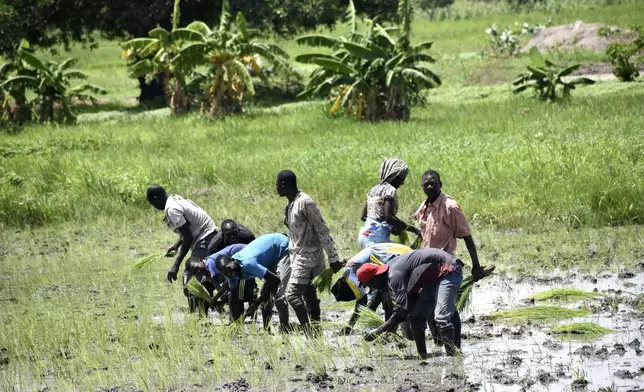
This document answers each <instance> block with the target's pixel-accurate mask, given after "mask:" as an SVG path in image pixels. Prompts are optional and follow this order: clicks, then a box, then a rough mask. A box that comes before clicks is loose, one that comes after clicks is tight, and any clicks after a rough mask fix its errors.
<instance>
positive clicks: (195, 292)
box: [186, 277, 212, 302]
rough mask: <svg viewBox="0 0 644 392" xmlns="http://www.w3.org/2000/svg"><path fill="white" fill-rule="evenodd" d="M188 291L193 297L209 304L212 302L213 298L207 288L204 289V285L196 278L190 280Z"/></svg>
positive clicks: (187, 285) (187, 286)
mask: <svg viewBox="0 0 644 392" xmlns="http://www.w3.org/2000/svg"><path fill="white" fill-rule="evenodd" d="M186 289H187V290H188V293H189V294H190V295H192V296H193V297H197V298H200V299H203V300H204V301H207V302H210V301H211V300H212V297H211V296H210V294H209V293H208V290H206V288H205V287H203V285H202V284H201V283H199V281H198V280H197V279H195V278H194V277H192V278H190V280H189V281H188V284H186Z"/></svg>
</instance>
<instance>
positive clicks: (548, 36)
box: [523, 21, 623, 52]
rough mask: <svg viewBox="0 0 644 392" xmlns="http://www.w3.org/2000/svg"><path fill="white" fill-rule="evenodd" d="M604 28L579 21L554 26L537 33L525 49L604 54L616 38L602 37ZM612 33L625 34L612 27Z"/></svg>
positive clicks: (596, 24) (598, 24)
mask: <svg viewBox="0 0 644 392" xmlns="http://www.w3.org/2000/svg"><path fill="white" fill-rule="evenodd" d="M601 27H604V25H602V24H600V23H584V22H582V21H577V22H575V23H572V24H567V25H560V26H552V27H548V28H545V29H542V30H539V31H537V32H536V33H535V34H534V36H533V37H532V39H531V40H530V42H528V44H527V45H526V46H525V47H524V48H523V50H524V51H526V52H527V51H529V50H530V49H531V48H532V47H535V46H536V47H537V48H538V49H539V50H540V51H542V52H544V51H550V50H554V49H559V50H574V49H585V50H594V51H596V52H603V51H605V50H606V47H607V46H608V44H610V43H611V42H614V41H616V40H617V38H614V37H600V36H599V34H598V33H599V29H600V28H601ZM610 29H611V31H612V32H623V31H622V30H620V28H619V27H610Z"/></svg>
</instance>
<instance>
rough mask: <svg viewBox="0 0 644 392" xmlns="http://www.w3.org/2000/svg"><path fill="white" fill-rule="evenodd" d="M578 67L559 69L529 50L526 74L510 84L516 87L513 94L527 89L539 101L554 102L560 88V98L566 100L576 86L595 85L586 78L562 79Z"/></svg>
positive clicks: (537, 52)
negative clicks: (534, 93)
mask: <svg viewBox="0 0 644 392" xmlns="http://www.w3.org/2000/svg"><path fill="white" fill-rule="evenodd" d="M579 66H580V64H575V65H571V66H570V67H567V68H564V69H561V68H559V67H557V66H556V65H555V64H554V63H552V62H551V61H549V60H547V59H544V57H543V56H542V55H541V52H539V49H537V48H536V47H534V48H532V49H531V50H530V65H528V66H527V69H528V72H526V73H523V74H521V75H519V77H518V78H517V79H516V80H515V81H514V82H512V84H513V85H514V86H517V87H516V88H515V89H514V93H515V94H518V93H521V92H523V91H525V90H527V89H533V90H535V91H536V93H537V95H538V97H539V98H540V99H542V100H544V101H550V102H554V101H556V100H557V99H558V96H557V90H558V87H559V86H560V87H561V88H560V90H562V94H561V96H562V97H563V98H566V97H568V96H570V92H571V91H572V90H574V89H575V88H576V87H577V86H578V85H588V84H594V83H595V81H594V80H592V79H588V78H576V79H574V80H570V81H566V80H565V79H564V77H566V76H570V74H572V73H573V72H574V71H575V70H576V69H577V68H579Z"/></svg>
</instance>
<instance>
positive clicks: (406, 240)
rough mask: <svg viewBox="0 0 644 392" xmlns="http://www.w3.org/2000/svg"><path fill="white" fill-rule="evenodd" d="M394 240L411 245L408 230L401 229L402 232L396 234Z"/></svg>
mask: <svg viewBox="0 0 644 392" xmlns="http://www.w3.org/2000/svg"><path fill="white" fill-rule="evenodd" d="M394 242H397V243H399V244H402V245H407V246H409V233H408V232H407V230H403V231H401V232H400V234H398V235H397V236H396V239H395V240H394Z"/></svg>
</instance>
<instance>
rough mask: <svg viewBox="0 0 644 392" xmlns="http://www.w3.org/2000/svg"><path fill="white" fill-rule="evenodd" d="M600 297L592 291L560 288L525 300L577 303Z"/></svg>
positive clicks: (599, 294)
mask: <svg viewBox="0 0 644 392" xmlns="http://www.w3.org/2000/svg"><path fill="white" fill-rule="evenodd" d="M601 296H602V294H601V293H595V292H592V291H590V292H589V291H582V290H577V289H566V288H560V289H552V290H548V291H544V292H542V293H537V294H533V295H531V296H529V297H528V298H526V299H528V300H535V301H577V300H582V299H589V298H595V297H601Z"/></svg>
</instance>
